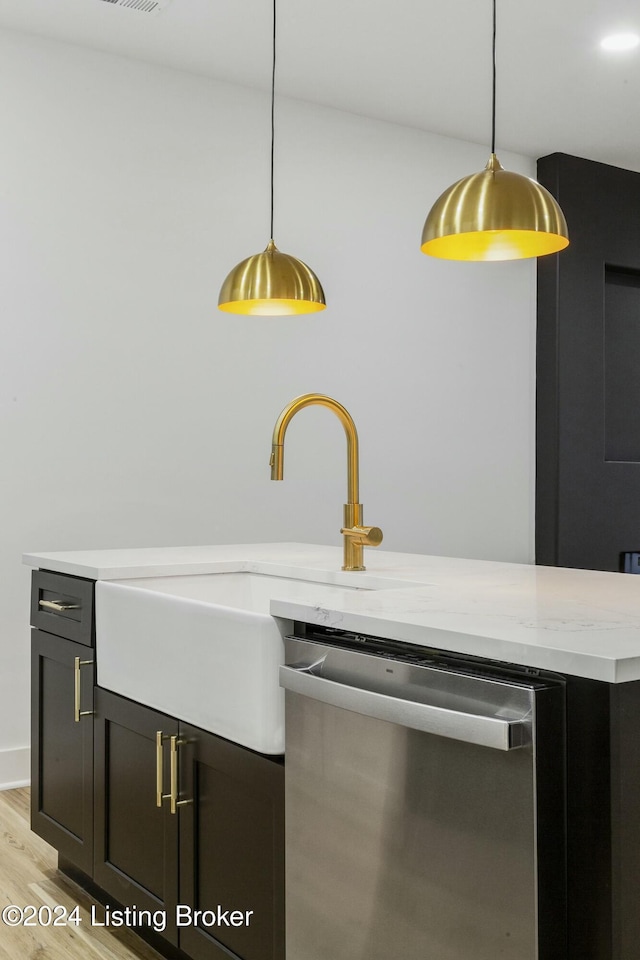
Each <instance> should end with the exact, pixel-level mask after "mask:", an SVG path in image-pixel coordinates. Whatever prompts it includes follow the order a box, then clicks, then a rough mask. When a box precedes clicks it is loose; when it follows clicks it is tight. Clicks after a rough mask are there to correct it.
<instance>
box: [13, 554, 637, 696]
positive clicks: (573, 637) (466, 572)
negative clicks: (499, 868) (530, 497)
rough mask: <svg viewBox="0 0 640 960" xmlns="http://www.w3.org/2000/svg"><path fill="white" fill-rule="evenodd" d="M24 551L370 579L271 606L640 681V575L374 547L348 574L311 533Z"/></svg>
mask: <svg viewBox="0 0 640 960" xmlns="http://www.w3.org/2000/svg"><path fill="white" fill-rule="evenodd" d="M23 559H24V562H25V563H26V564H28V565H29V566H32V567H40V568H41V569H46V570H54V571H58V572H60V573H68V574H73V575H75V576H81V577H87V578H89V579H92V580H135V579H137V578H144V577H158V576H176V575H187V574H189V575H194V574H207V573H217V572H220V573H222V572H233V571H250V572H254V573H264V574H272V575H277V576H281V577H294V578H296V579H303V580H305V579H306V580H319V581H322V582H325V583H334V584H344V585H350V586H354V585H357V586H361V587H365V588H366V587H370V588H371V589H369V590H367V589H365V590H362V591H360V590H359V591H350V590H345V591H344V592H339V593H337V594H336V596H335V598H333V597H332V599H331V601H330V605H327V606H322V605H312V604H306V603H305V604H303V603H294V602H292V601H289V600H285V599H279V600H272V601H271V613H272V614H273V615H274V616H279V617H285V618H287V619H290V620H302V621H306V622H307V623H315V624H322V625H324V626H329V627H338V628H341V629H345V630H352V631H356V632H360V633H369V634H372V635H374V636H379V637H387V638H389V639H392V640H399V641H405V642H408V643H415V644H420V645H421V646H430V647H435V648H438V649H441V650H449V651H452V652H455V653H463V654H471V655H473V656H478V657H486V658H487V659H490V660H499V661H504V662H507V663H517V664H524V665H527V666H531V667H538V668H541V669H545V670H556V671H558V672H562V673H569V674H573V675H575V676H581V677H587V678H591V679H596V680H604V681H607V682H609V683H621V682H626V681H630V680H638V679H640V576H633V575H629V574H620V573H606V572H600V571H593V570H573V569H565V568H562V567H541V566H533V565H530V564H518V563H498V562H494V561H487V560H463V559H457V558H453V557H431V556H422V555H419V554H407V553H390V552H386V551H379V550H366V551H365V563H366V565H367V570H366V572H364V573H346V572H343V571H342V570H341V569H340V566H341V563H342V549H341V547H337V546H336V547H327V546H316V545H312V544H300V543H263V544H227V545H216V546H195V547H157V548H156V547H149V548H144V549H123V550H83V551H68V552H64V553H29V554H25V556H24V558H23ZM132 585H133V584H132ZM381 588H384V589H381Z"/></svg>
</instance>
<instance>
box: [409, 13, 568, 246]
mask: <svg viewBox="0 0 640 960" xmlns="http://www.w3.org/2000/svg"><path fill="white" fill-rule="evenodd" d="M492 94H493V96H492V111H491V156H490V157H489V162H488V163H487V166H486V167H485V169H484V170H482V171H481V172H480V173H473V174H471V176H469V177H464V178H463V179H462V180H458V181H457V183H454V184H453V185H452V186H451V187H449V188H448V189H447V190H445V192H444V193H443V194H442V195H441V196H440V197H438V199H437V200H436V202H435V203H434V205H433V207H432V208H431V210H430V211H429V214H428V216H427V219H426V221H425V225H424V229H423V231H422V243H421V246H420V249H421V250H422V252H423V253H427V254H429V255H430V256H432V257H440V258H443V259H447V260H520V259H524V258H526V257H543V256H545V255H546V254H548V253H557V252H558V251H559V250H564V248H565V247H566V246H568V245H569V232H568V230H567V222H566V220H565V218H564V214H563V213H562V210H561V209H560V206H559V205H558V203H557V202H556V200H555V199H554V198H553V197H552V196H551V194H550V193H549V191H548V190H546V189H545V188H544V187H543V186H542V185H541V184H539V183H538V182H537V181H536V180H532V179H530V178H529V177H524V176H522V175H521V174H519V173H511V172H510V171H508V170H505V169H504V167H503V166H502V164H501V163H500V161H499V160H498V158H497V156H496V146H495V145H496V0H493V89H492Z"/></svg>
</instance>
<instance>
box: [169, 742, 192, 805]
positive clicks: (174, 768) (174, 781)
mask: <svg viewBox="0 0 640 960" xmlns="http://www.w3.org/2000/svg"><path fill="white" fill-rule="evenodd" d="M186 742H187V741H186V740H178V738H177V737H171V793H170V797H171V813H176V811H177V808H178V807H184V806H186V805H187V804H188V803H193V800H178V747H179V746H180V744H183V743H186Z"/></svg>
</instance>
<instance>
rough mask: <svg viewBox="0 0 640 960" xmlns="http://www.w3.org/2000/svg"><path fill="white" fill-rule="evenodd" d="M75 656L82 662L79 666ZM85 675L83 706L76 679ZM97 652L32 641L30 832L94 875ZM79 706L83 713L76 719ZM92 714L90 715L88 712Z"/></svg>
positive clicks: (47, 638) (38, 638)
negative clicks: (94, 709)
mask: <svg viewBox="0 0 640 960" xmlns="http://www.w3.org/2000/svg"><path fill="white" fill-rule="evenodd" d="M76 658H78V659H79V660H80V661H87V660H89V661H91V663H85V662H83V663H82V666H78V667H76ZM78 670H79V671H80V681H81V685H80V691H79V692H80V697H81V701H80V703H78V704H76V691H77V687H76V676H77V673H78ZM94 676H95V666H94V664H93V650H91V649H90V648H88V647H86V646H84V645H82V644H79V643H74V642H73V641H71V640H63V639H62V638H60V637H55V636H53V635H52V634H48V633H43V632H42V631H40V630H33V631H32V640H31V681H32V682H31V740H32V743H31V828H32V830H33V831H34V832H35V833H37V834H38V835H39V836H41V837H43V839H45V840H46V841H47V843H50V844H51V845H52V846H53V847H55V848H56V849H57V850H58V851H59V852H60V853H61V854H62V855H63V856H64V857H66V858H67V859H68V860H70V861H71V862H72V863H74V864H76V866H78V867H79V868H80V869H81V870H83V871H84V872H85V873H87V874H89V875H91V868H92V861H93V724H92V722H91V720H92V718H91V716H90V714H89V712H90V711H91V710H92V702H93V684H94ZM76 706H79V707H80V708H81V710H82V711H83V715H82V716H77V711H76ZM84 711H87V713H84Z"/></svg>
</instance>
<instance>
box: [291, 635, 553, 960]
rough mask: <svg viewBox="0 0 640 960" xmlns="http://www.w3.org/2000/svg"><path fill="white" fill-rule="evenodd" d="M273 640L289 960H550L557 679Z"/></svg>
mask: <svg viewBox="0 0 640 960" xmlns="http://www.w3.org/2000/svg"><path fill="white" fill-rule="evenodd" d="M286 646H287V649H286V665H285V666H283V667H281V668H280V670H281V672H280V683H281V685H282V686H283V687H285V691H286V698H285V699H286V748H285V749H286V878H287V879H286V916H287V920H286V933H287V960H565V956H566V923H565V912H566V867H565V839H564V806H565V801H564V795H565V789H564V768H565V762H564V754H565V737H564V686H563V683H562V680H561V679H560V678H557V679H556V678H554V677H545V676H541V675H539V674H537V672H536V671H527V670H526V669H524V668H521V669H519V668H512V669H511V668H509V669H501V668H500V667H499V666H496V667H493V668H492V667H491V666H487V665H485V664H481V663H479V662H476V661H473V660H469V659H464V658H460V657H456V656H455V655H446V654H442V653H440V652H438V651H432V650H428V649H424V648H421V647H415V646H414V647H411V646H405V645H400V644H394V643H393V642H388V641H384V640H380V639H377V638H374V637H365V636H361V635H356V634H353V633H348V632H346V631H337V630H331V629H328V628H322V627H318V628H316V627H310V626H306V627H305V625H302V624H296V626H295V636H294V637H291V638H288V639H287V645H286Z"/></svg>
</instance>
